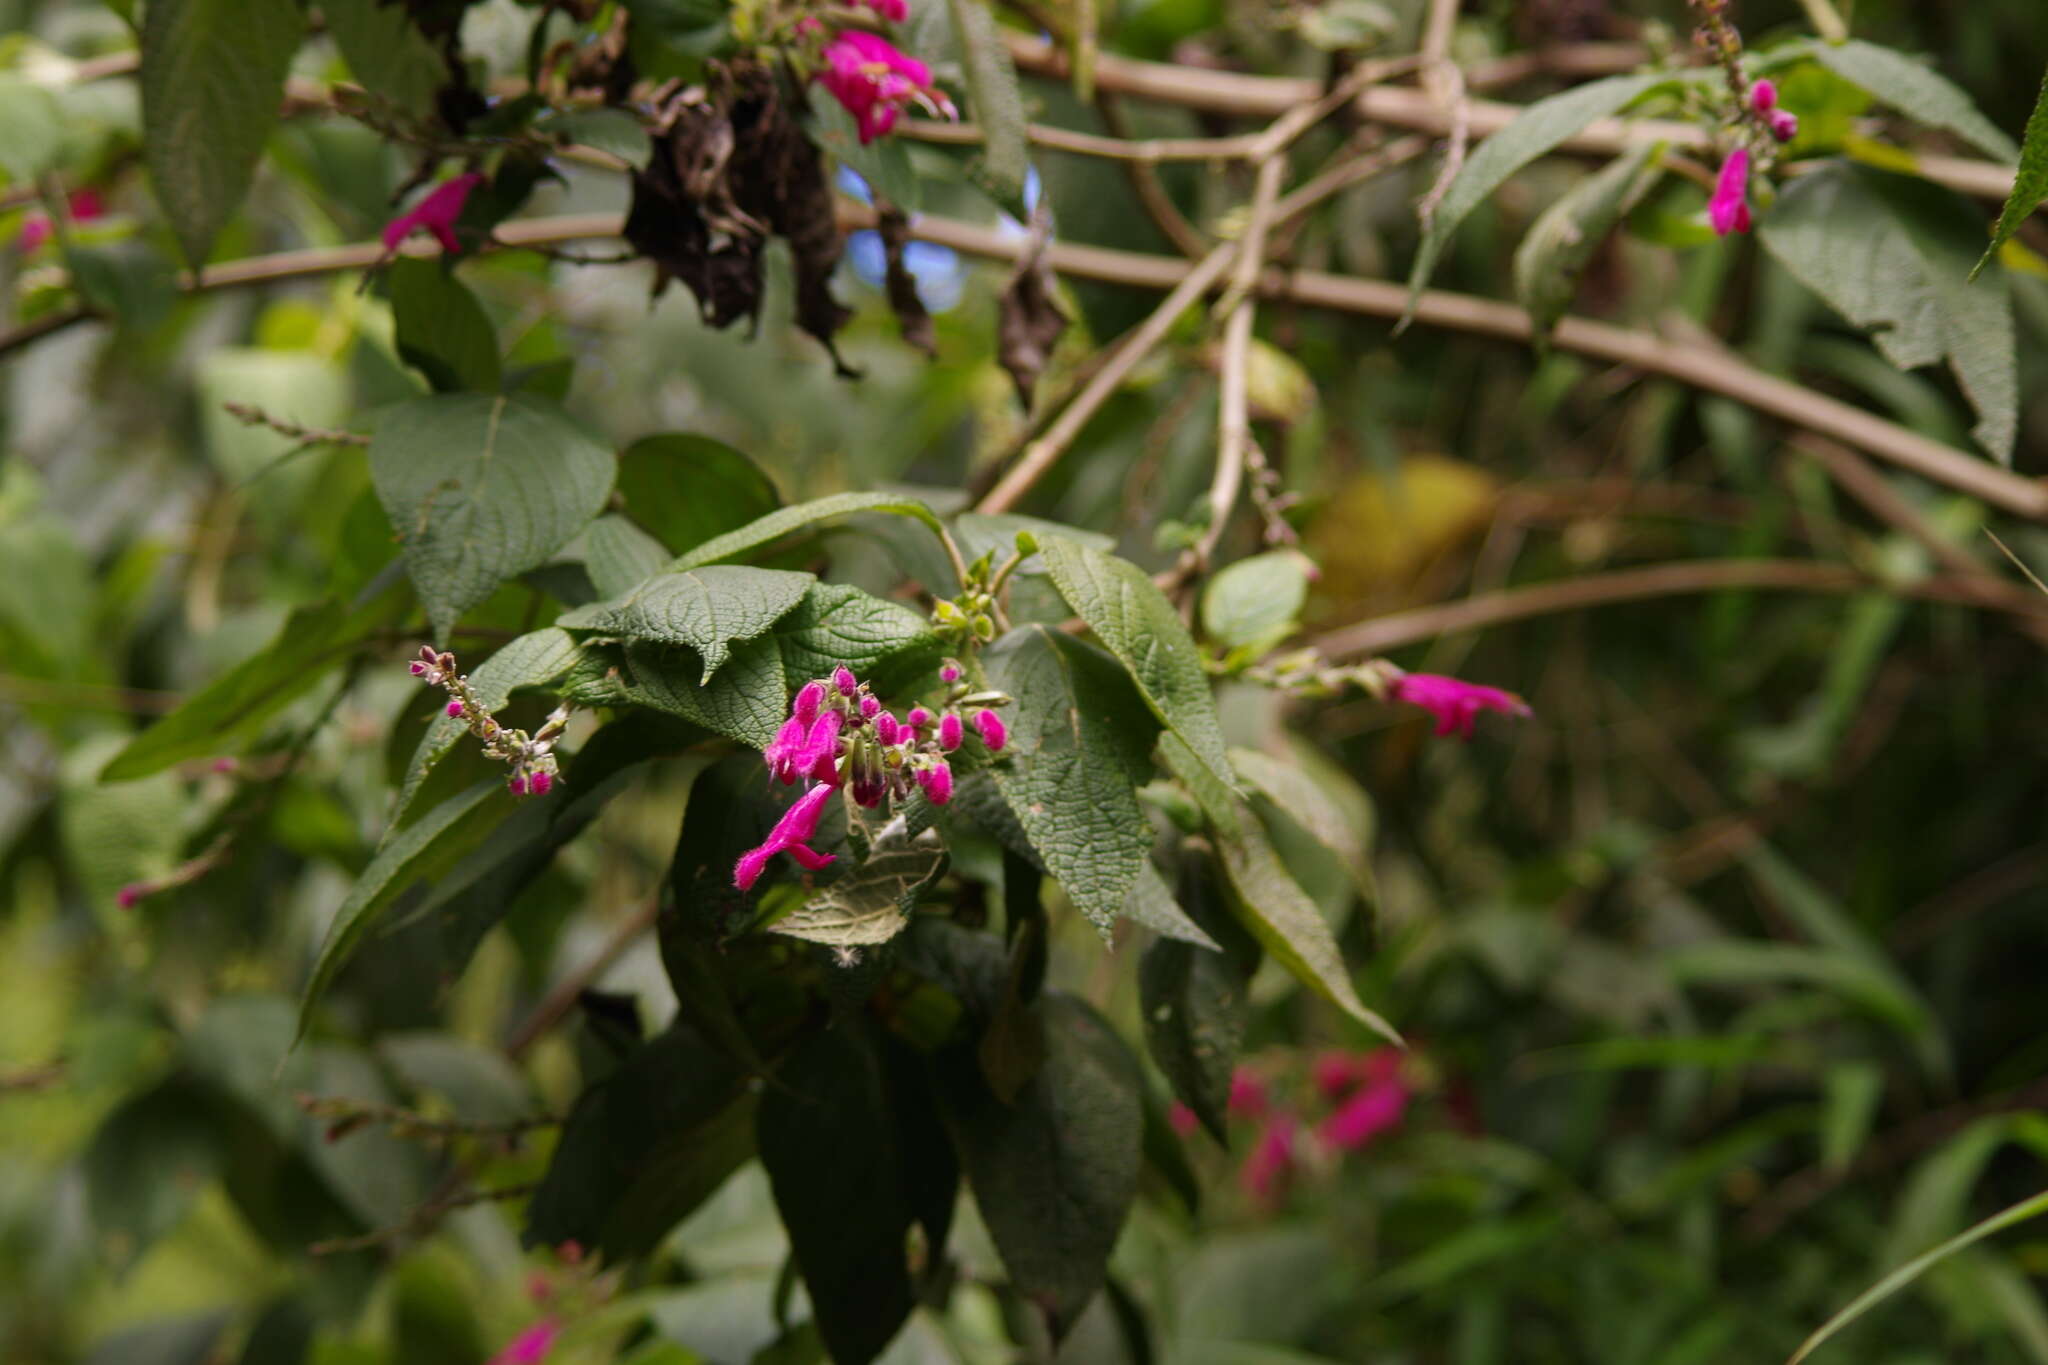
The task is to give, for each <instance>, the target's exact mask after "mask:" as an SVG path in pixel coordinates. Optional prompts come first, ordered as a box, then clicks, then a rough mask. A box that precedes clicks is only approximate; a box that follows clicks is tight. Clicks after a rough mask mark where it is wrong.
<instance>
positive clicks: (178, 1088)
mask: <svg viewBox="0 0 2048 1365" xmlns="http://www.w3.org/2000/svg"><path fill="white" fill-rule="evenodd" d="M214 1109H215V1101H214V1098H213V1096H211V1095H210V1094H208V1093H207V1092H206V1091H205V1090H204V1089H203V1088H202V1087H200V1086H197V1085H195V1084H193V1083H192V1081H191V1080H189V1079H187V1078H183V1077H173V1078H171V1079H169V1080H166V1081H164V1082H162V1083H160V1084H158V1085H157V1086H155V1087H154V1088H152V1089H149V1090H145V1091H143V1092H142V1093H141V1094H140V1095H137V1096H135V1097H133V1098H132V1099H129V1100H127V1101H126V1102H124V1103H123V1104H122V1105H121V1106H120V1107H119V1108H117V1109H115V1110H114V1111H113V1112H112V1113H111V1114H108V1115H107V1117H106V1118H105V1119H104V1120H102V1121H101V1123H100V1126H99V1130H98V1131H97V1132H95V1133H94V1134H93V1138H92V1145H91V1146H89V1147H88V1148H86V1151H85V1160H84V1163H83V1169H84V1175H85V1194H86V1207H87V1209H88V1210H89V1211H90V1213H91V1215H92V1227H93V1231H94V1232H95V1233H96V1234H97V1235H98V1243H99V1247H100V1249H101V1254H102V1255H103V1256H105V1257H106V1259H107V1261H108V1262H109V1263H110V1264H111V1265H113V1266H114V1267H115V1268H116V1269H117V1270H118V1269H122V1268H125V1267H127V1266H128V1265H131V1264H133V1263H134V1262H135V1261H136V1260H137V1259H139V1258H140V1257H141V1256H142V1255H143V1253H145V1252H147V1251H148V1250H149V1249H150V1247H151V1246H152V1245H154V1244H155V1242H156V1240H157V1239H158V1238H159V1237H162V1236H163V1235H164V1234H165V1233H167V1232H169V1231H170V1230H171V1229H172V1228H174V1227H176V1226H177V1225H178V1223H179V1222H180V1221H181V1220H182V1219H183V1218H184V1216H185V1213H186V1211H187V1210H188V1209H189V1208H190V1207H191V1205H192V1200H193V1198H194V1197H195V1196H197V1195H198V1193H199V1192H200V1191H201V1190H203V1189H204V1188H206V1186H207V1185H209V1184H211V1183H212V1181H213V1179H214V1177H215V1176H217V1175H218V1174H219V1172H220V1166H221V1161H222V1159H223V1152H222V1146H223V1144H222V1142H221V1138H220V1136H219V1133H218V1131H217V1128H216V1123H217V1120H216V1117H215V1114H214Z"/></svg>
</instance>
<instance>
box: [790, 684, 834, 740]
mask: <svg viewBox="0 0 2048 1365" xmlns="http://www.w3.org/2000/svg"><path fill="white" fill-rule="evenodd" d="M824 704H825V684H823V683H821V682H819V681H818V680H817V679H815V678H813V679H812V680H811V681H810V682H807V683H805V684H804V685H803V686H802V687H800V688H798V689H797V693H796V700H795V701H793V702H791V703H790V704H789V714H790V715H791V716H793V717H794V718H796V719H797V720H799V721H801V722H803V727H804V728H805V729H806V730H808V729H810V728H811V722H812V721H814V720H816V719H817V718H818V708H819V707H821V706H823V705H824Z"/></svg>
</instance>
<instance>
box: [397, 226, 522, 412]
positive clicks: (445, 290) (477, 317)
mask: <svg viewBox="0 0 2048 1365" xmlns="http://www.w3.org/2000/svg"><path fill="white" fill-rule="evenodd" d="M449 265H450V263H449V262H448V261H445V260H439V259H437V260H431V261H430V260H424V259H422V258H420V257H417V256H400V257H399V258H398V259H397V260H395V261H393V262H392V263H391V267H390V274H389V275H388V277H387V278H388V279H389V281H390V286H391V311H392V314H393V317H394V319H395V322H396V327H397V332H396V339H397V342H398V354H399V356H400V357H401V358H402V359H404V361H405V363H406V364H408V365H410V366H412V367H413V368H414V369H416V370H418V371H419V372H420V373H421V374H423V375H425V376H426V377H427V383H429V384H430V385H432V386H433V388H434V391H435V392H436V393H461V392H464V391H467V392H470V393H496V392H497V391H498V389H499V387H500V386H501V385H502V384H503V383H504V379H505V369H504V364H503V362H502V361H500V360H499V358H498V333H497V329H495V328H494V327H492V326H491V320H490V319H489V318H488V317H486V316H484V310H483V305H482V304H480V303H478V302H477V301H476V295H474V294H472V293H470V292H469V290H468V289H466V288H464V287H463V284H462V282H461V281H460V280H458V279H456V278H455V275H454V273H453V271H451V270H450V269H449Z"/></svg>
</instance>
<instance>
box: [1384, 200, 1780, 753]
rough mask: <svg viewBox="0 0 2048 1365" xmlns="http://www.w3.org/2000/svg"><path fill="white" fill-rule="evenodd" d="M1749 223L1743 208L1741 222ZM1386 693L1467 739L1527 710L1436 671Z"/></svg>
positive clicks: (1516, 700) (1506, 695)
mask: <svg viewBox="0 0 2048 1365" xmlns="http://www.w3.org/2000/svg"><path fill="white" fill-rule="evenodd" d="M1748 225H1749V219H1748V216H1747V210H1745V211H1744V218H1743V226H1744V227H1747V226H1748ZM1387 697H1388V699H1389V700H1392V701H1405V702H1407V703H1408V704H1409V705H1410V706H1419V707H1421V708H1422V709H1423V710H1425V711H1427V712H1429V713H1430V714H1431V715H1433V716H1435V717H1436V732H1437V733H1438V734H1439V735H1449V734H1457V735H1460V736H1462V737H1464V738H1466V739H1470V738H1472V722H1473V720H1474V719H1475V718H1476V717H1477V716H1478V715H1479V713H1480V712H1481V711H1501V712H1505V713H1506V714H1508V715H1511V716H1526V715H1528V714H1529V704H1528V703H1527V702H1525V701H1523V700H1522V699H1521V698H1520V697H1518V696H1516V695H1515V694H1514V693H1512V692H1503V691H1501V690H1500V689H1499V688H1497V687H1482V686H1480V685H1479V684H1478V683H1468V682H1460V681H1459V680H1458V679H1456V678H1446V677H1444V676H1442V675H1441V674H1437V673H1403V674H1402V675H1401V676H1400V677H1398V678H1396V679H1394V681H1393V684H1392V685H1391V686H1390V687H1388V688H1387Z"/></svg>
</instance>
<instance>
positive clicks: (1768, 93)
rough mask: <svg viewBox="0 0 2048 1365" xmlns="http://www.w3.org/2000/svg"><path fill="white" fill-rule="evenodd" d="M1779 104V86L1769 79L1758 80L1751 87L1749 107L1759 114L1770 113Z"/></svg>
mask: <svg viewBox="0 0 2048 1365" xmlns="http://www.w3.org/2000/svg"><path fill="white" fill-rule="evenodd" d="M1777 105H1778V87H1777V86H1775V85H1772V84H1771V83H1770V82H1769V81H1758V82H1757V83H1756V84H1755V85H1752V86H1751V87H1749V107H1750V108H1752V109H1754V110H1756V111H1757V112H1758V113H1759V114H1768V113H1770V112H1771V110H1773V109H1775V108H1776V107H1777Z"/></svg>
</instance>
